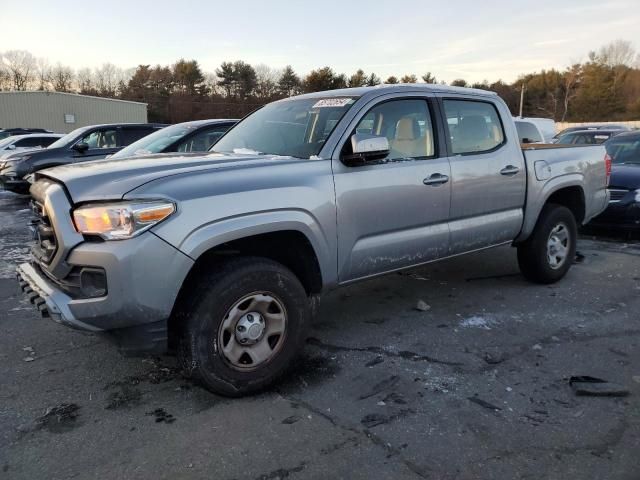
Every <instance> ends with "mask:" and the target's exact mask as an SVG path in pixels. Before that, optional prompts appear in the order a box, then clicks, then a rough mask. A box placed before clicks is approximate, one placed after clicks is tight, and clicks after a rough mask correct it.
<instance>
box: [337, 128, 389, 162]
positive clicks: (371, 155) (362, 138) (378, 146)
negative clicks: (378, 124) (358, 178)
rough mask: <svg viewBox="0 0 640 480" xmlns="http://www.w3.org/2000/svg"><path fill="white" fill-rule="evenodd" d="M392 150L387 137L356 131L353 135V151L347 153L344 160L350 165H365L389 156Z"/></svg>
mask: <svg viewBox="0 0 640 480" xmlns="http://www.w3.org/2000/svg"><path fill="white" fill-rule="evenodd" d="M390 150H391V149H390V147H389V140H388V139H387V137H381V136H377V135H367V134H365V133H356V134H355V135H352V136H351V151H352V152H353V153H352V154H351V155H345V156H344V157H343V158H342V160H343V161H344V163H345V165H348V166H357V165H363V164H366V163H369V162H376V161H378V160H382V159H384V158H387V156H388V155H389V151H390Z"/></svg>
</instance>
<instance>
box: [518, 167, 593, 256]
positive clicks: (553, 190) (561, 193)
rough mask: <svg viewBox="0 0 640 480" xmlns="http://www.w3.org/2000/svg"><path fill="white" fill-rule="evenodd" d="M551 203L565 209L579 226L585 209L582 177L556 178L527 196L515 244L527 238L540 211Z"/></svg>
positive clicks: (574, 175)
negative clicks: (569, 211)
mask: <svg viewBox="0 0 640 480" xmlns="http://www.w3.org/2000/svg"><path fill="white" fill-rule="evenodd" d="M538 199H539V200H538ZM551 203H553V204H557V205H562V206H564V207H567V208H568V209H569V210H571V213H573V215H574V217H575V219H576V223H577V224H578V225H581V224H582V223H583V222H584V220H585V215H586V207H587V205H586V198H585V193H584V188H583V177H582V175H580V174H572V175H566V176H562V177H558V178H556V179H554V180H553V181H551V182H548V183H547V184H545V185H544V187H542V188H541V189H540V190H537V191H535V192H530V193H529V194H528V198H527V205H526V207H525V218H524V222H523V227H522V231H521V232H520V235H518V237H517V238H516V240H515V243H516V244H518V243H522V242H523V241H525V240H527V238H529V236H530V235H531V233H532V232H533V229H534V228H535V226H536V224H537V222H538V219H539V218H540V214H541V212H542V209H543V208H544V207H545V206H546V205H549V204H551Z"/></svg>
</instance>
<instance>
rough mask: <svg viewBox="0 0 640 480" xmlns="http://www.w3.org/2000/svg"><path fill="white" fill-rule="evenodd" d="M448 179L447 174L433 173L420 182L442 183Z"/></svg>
mask: <svg viewBox="0 0 640 480" xmlns="http://www.w3.org/2000/svg"><path fill="white" fill-rule="evenodd" d="M448 181H449V176H448V175H442V174H441V173H434V174H433V175H431V176H430V177H427V178H425V179H424V180H423V181H422V183H424V184H425V185H442V184H443V183H447V182H448Z"/></svg>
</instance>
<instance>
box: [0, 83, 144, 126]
mask: <svg viewBox="0 0 640 480" xmlns="http://www.w3.org/2000/svg"><path fill="white" fill-rule="evenodd" d="M146 122H147V104H146V103H139V102H129V101H126V100H116V99H113V98H101V97H90V96H88V95H79V94H76V93H62V92H40V91H37V92H0V128H16V127H22V128H46V129H47V130H51V131H53V132H56V133H68V132H70V131H71V130H74V129H76V128H78V127H84V126H86V125H97V124H101V123H146Z"/></svg>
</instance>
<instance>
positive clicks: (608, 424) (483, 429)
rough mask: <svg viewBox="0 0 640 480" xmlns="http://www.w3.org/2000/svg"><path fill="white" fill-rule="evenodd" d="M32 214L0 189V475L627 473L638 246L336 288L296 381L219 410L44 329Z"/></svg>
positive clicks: (87, 343) (200, 394)
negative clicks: (34, 289) (550, 277)
mask: <svg viewBox="0 0 640 480" xmlns="http://www.w3.org/2000/svg"><path fill="white" fill-rule="evenodd" d="M28 216H29V212H28V210H27V203H26V199H25V198H24V197H16V196H13V195H10V194H7V193H2V192H0V252H1V258H0V329H1V332H2V334H1V335H0V478H10V479H30V480H33V479H40V478H47V479H59V478H60V479H62V478H80V479H83V478H136V479H138V478H139V479H147V478H148V479H164V478H171V479H176V478H180V479H182V478H189V479H190V478H194V479H201V478H207V479H265V480H267V479H283V478H290V479H296V478H305V479H306V478H314V479H315V478H318V479H324V478H332V479H337V478H345V479H359V478H362V479H371V478H383V479H405V478H406V479H412V478H418V479H419V478H432V479H475V478H487V479H516V478H522V479H524V478H532V479H533V478H535V479H540V478H545V479H563V480H564V479H573V478H580V479H582V478H590V479H596V478H603V479H605V478H606V479H608V480H611V479H629V480H631V479H638V478H640V455H638V451H639V447H640V349H639V348H638V347H639V344H640V315H639V314H638V312H639V311H640V243H638V242H633V241H630V242H626V241H622V240H620V241H610V240H602V239H599V240H594V239H591V238H583V239H581V240H580V242H579V246H578V249H579V251H580V253H581V254H582V256H581V257H580V261H579V262H578V263H577V264H576V265H575V266H574V267H573V268H572V270H571V271H570V273H569V275H568V276H567V278H566V279H565V280H563V281H562V282H560V283H558V284H556V285H553V286H539V285H532V284H529V283H527V282H525V281H524V280H523V278H522V277H521V276H520V275H519V274H518V269H517V264H516V260H515V252H514V251H512V249H510V248H500V249H495V250H492V251H488V252H484V253H479V254H473V255H470V256H466V257H461V258H458V259H456V260H452V261H448V262H443V263H439V264H433V265H431V266H428V267H424V268H419V269H416V270H413V271H411V272H405V273H402V274H393V275H389V276H386V277H383V278H379V279H376V280H372V281H369V282H366V283H362V284H359V285H354V286H351V287H348V288H346V289H343V290H340V291H338V292H335V293H332V294H331V295H329V296H327V297H326V298H325V299H324V300H323V302H322V304H321V308H320V313H319V317H318V319H317V321H316V322H315V324H314V326H313V328H312V330H311V331H310V332H309V339H308V342H307V346H306V348H305V350H304V352H303V355H302V358H301V359H300V361H299V362H298V363H297V364H296V365H295V367H294V371H293V372H292V374H291V375H289V376H288V378H287V379H286V380H284V381H283V382H281V383H280V384H278V385H277V386H276V387H275V388H274V389H273V390H271V391H269V392H266V393H263V394H260V395H257V396H254V397H251V398H245V399H239V400H230V399H226V398H221V397H217V396H214V395H212V394H210V393H208V392H207V391H205V390H203V389H201V388H199V387H197V386H194V385H191V384H190V383H189V382H187V381H185V380H183V379H182V378H181V377H180V375H179V373H178V372H177V371H176V370H175V368H174V363H173V359H172V358H168V357H166V358H165V357H162V358H124V357H122V356H121V355H120V354H119V353H118V352H117V350H116V348H115V347H114V346H113V345H112V344H111V343H109V342H107V341H106V340H105V339H104V338H102V337H101V336H98V335H91V334H85V333H80V332H76V331H72V330H70V329H67V328H64V327H62V326H59V325H57V324H55V323H53V322H52V321H50V320H48V319H42V318H40V317H39V316H38V315H37V314H36V311H35V309H34V308H33V306H32V305H30V304H29V303H28V301H26V300H25V299H24V298H22V295H21V292H20V291H19V289H18V287H17V282H16V281H15V279H14V277H13V269H14V267H15V264H16V263H17V262H20V261H24V259H26V258H27V257H28V246H27V241H28V240H27V232H26V230H25V224H26V219H27V218H28ZM420 300H422V301H423V302H424V303H426V306H423V308H422V310H425V311H420V310H418V309H416V306H417V304H418V302H419V301H420ZM574 375H590V376H594V377H600V378H604V379H606V380H609V381H612V382H616V383H618V384H620V385H622V386H623V387H624V388H626V389H628V390H629V395H628V396H626V397H620V398H616V397H588V396H576V395H575V394H574V392H573V391H572V389H571V388H570V386H569V384H568V379H569V377H570V376H574Z"/></svg>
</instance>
